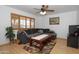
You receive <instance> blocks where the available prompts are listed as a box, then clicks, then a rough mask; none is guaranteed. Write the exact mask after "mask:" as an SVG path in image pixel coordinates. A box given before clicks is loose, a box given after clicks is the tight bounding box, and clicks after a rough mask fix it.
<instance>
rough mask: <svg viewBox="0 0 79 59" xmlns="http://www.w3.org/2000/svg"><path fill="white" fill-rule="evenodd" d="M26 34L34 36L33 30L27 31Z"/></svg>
mask: <svg viewBox="0 0 79 59" xmlns="http://www.w3.org/2000/svg"><path fill="white" fill-rule="evenodd" d="M25 32H26V33H27V34H28V35H29V34H33V31H32V30H30V29H29V30H25Z"/></svg>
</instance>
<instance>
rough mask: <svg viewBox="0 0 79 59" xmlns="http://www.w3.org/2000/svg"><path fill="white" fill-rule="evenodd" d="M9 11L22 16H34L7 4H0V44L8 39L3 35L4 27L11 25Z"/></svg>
mask: <svg viewBox="0 0 79 59" xmlns="http://www.w3.org/2000/svg"><path fill="white" fill-rule="evenodd" d="M11 13H16V14H20V15H24V16H29V17H35V16H34V15H32V14H30V13H27V12H23V11H20V10H16V9H13V8H10V7H7V6H0V45H1V44H5V43H8V42H9V40H8V39H6V37H5V33H6V31H5V28H6V27H7V26H11V16H10V14H11Z"/></svg>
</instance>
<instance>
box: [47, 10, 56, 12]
mask: <svg viewBox="0 0 79 59" xmlns="http://www.w3.org/2000/svg"><path fill="white" fill-rule="evenodd" d="M46 11H49V12H54V11H55V10H46Z"/></svg>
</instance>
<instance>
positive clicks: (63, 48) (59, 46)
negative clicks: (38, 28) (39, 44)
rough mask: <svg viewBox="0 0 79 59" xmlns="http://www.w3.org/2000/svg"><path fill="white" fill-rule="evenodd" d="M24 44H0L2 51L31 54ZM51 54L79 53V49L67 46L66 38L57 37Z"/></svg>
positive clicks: (0, 51) (0, 50)
mask: <svg viewBox="0 0 79 59" xmlns="http://www.w3.org/2000/svg"><path fill="white" fill-rule="evenodd" d="M23 47H24V44H22V45H18V44H6V45H2V46H0V54H1V53H10V54H29V53H28V52H27V51H25V50H24V49H23ZM50 54H79V49H75V48H71V47H67V40H66V39H57V40H56V45H55V47H54V48H53V49H52V51H51V52H50Z"/></svg>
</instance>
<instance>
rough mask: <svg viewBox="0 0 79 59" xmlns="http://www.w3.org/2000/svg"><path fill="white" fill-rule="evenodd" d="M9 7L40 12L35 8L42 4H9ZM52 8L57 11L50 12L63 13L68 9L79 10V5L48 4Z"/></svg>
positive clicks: (34, 12)
mask: <svg viewBox="0 0 79 59" xmlns="http://www.w3.org/2000/svg"><path fill="white" fill-rule="evenodd" d="M8 6H9V7H12V8H15V9H19V10H22V11H25V12H29V13H32V14H37V15H38V14H39V13H37V12H39V10H36V9H34V8H37V9H40V8H41V5H8ZM48 6H49V8H48V9H51V10H55V12H49V13H48V14H55V13H63V12H68V11H74V10H79V5H48Z"/></svg>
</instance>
